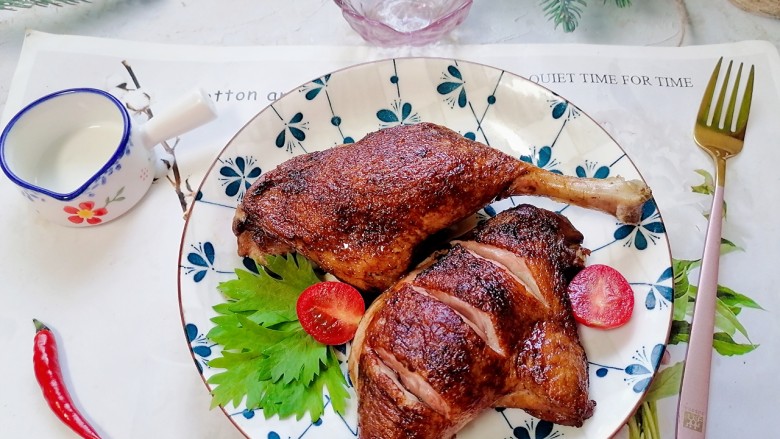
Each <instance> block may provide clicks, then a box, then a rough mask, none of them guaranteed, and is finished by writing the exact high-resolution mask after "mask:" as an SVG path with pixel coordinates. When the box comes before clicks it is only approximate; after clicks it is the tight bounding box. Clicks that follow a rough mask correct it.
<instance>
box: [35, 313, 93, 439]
mask: <svg viewBox="0 0 780 439" xmlns="http://www.w3.org/2000/svg"><path fill="white" fill-rule="evenodd" d="M33 323H34V324H35V345H34V346H33V366H34V368H35V378H37V379H38V384H39V385H40V386H41V390H43V397H44V398H45V399H46V402H48V403H49V407H51V409H52V411H53V412H54V414H55V415H57V417H58V418H60V420H62V422H64V423H65V425H67V426H68V427H70V428H71V429H72V430H73V431H75V432H76V433H78V434H79V436H81V437H83V438H85V439H100V436H99V435H98V434H97V433H96V432H95V429H93V428H92V427H91V426H90V425H89V423H87V421H86V419H84V417H83V416H82V415H81V414H80V413H79V411H78V409H77V408H76V405H75V404H73V400H72V399H71V397H70V394H69V393H68V389H67V387H66V386H65V381H64V380H63V379H62V370H61V369H60V362H59V359H58V355H57V340H56V339H55V338H54V334H53V333H52V332H51V330H49V328H47V327H46V325H44V324H43V323H41V322H39V321H38V320H36V319H33Z"/></svg>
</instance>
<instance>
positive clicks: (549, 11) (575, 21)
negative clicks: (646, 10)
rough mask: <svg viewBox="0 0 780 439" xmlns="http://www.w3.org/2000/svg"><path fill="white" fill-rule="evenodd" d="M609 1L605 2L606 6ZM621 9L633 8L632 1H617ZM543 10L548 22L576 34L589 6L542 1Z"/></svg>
mask: <svg viewBox="0 0 780 439" xmlns="http://www.w3.org/2000/svg"><path fill="white" fill-rule="evenodd" d="M606 3H607V0H604V4H606ZM615 4H616V5H617V7H619V8H625V7H627V6H631V0H615ZM541 6H542V10H543V11H544V14H545V16H546V17H547V19H548V20H550V21H552V22H553V23H555V28H556V29H557V28H558V26H561V27H562V28H563V31H564V32H574V30H575V29H577V26H578V25H579V22H580V18H581V17H582V10H583V8H585V7H587V6H588V4H587V2H585V0H541Z"/></svg>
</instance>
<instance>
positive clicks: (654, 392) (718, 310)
mask: <svg viewBox="0 0 780 439" xmlns="http://www.w3.org/2000/svg"><path fill="white" fill-rule="evenodd" d="M695 172H696V173H697V174H699V175H700V176H701V177H702V179H703V181H702V183H701V184H700V185H697V186H692V187H691V191H693V192H695V193H698V194H703V195H712V194H713V193H714V192H715V187H714V180H713V179H712V175H711V174H710V173H708V172H707V171H703V170H700V169H699V170H695ZM705 215H706V214H705ZM724 216H725V212H724ZM742 250H743V249H742V248H740V247H738V246H737V245H736V244H734V243H733V242H731V241H729V240H727V239H721V242H720V254H721V256H724V255H727V254H729V253H732V252H735V251H742ZM700 266H701V259H695V260H684V259H673V260H672V270H673V272H674V304H673V311H672V313H673V314H672V327H671V331H670V334H669V345H676V344H681V343H688V340H689V337H690V335H691V324H690V321H691V316H692V315H693V306H694V303H695V301H696V293H697V292H698V287H697V286H696V285H694V284H692V283H691V277H692V275H693V272H694V271H695V270H697V269H698V268H699V267H700ZM746 308H749V309H757V310H763V308H761V306H760V305H759V304H758V303H757V302H756V301H754V300H753V299H751V298H750V297H748V296H746V295H744V294H741V293H738V292H736V291H734V290H732V289H731V288H728V287H726V286H724V285H720V284H718V289H717V302H716V307H715V332H714V334H713V339H712V348H713V349H714V350H715V352H717V353H718V354H719V355H723V356H735V355H745V354H747V353H749V352H752V351H753V350H755V349H756V348H758V344H754V343H753V342H751V341H750V337H749V336H748V332H747V329H746V328H745V326H744V325H743V324H742V323H741V322H740V321H739V316H740V314H741V313H742V311H743V310H744V309H746ZM683 365H684V362H682V361H680V362H678V363H675V364H673V365H671V366H668V367H664V368H662V369H660V370H659V371H658V374H657V375H656V377H655V378H654V379H653V382H652V384H651V385H650V388H649V389H648V391H647V393H646V394H645V397H644V400H643V402H642V404H641V405H640V406H639V408H638V409H637V411H636V413H635V414H634V416H632V417H631V418H629V420H628V424H627V425H628V437H629V439H661V433H660V423H659V420H658V409H657V406H656V402H657V401H658V400H660V399H663V398H669V397H672V396H676V395H677V394H678V393H679V392H680V382H681V381H682V372H683V367H684V366H683Z"/></svg>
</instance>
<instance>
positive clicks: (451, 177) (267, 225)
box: [233, 123, 651, 292]
mask: <svg viewBox="0 0 780 439" xmlns="http://www.w3.org/2000/svg"><path fill="white" fill-rule="evenodd" d="M511 195H541V196H548V197H552V198H555V199H557V200H561V201H565V202H570V203H575V204H579V205H581V206H585V207H592V208H595V209H599V210H602V211H605V212H607V213H610V214H612V215H616V216H617V217H618V219H621V220H622V221H625V222H635V221H637V220H639V215H640V212H641V206H642V204H643V203H644V202H645V201H646V200H647V199H649V198H650V195H651V194H650V190H649V189H648V188H647V186H645V185H644V184H643V183H642V182H639V181H625V180H623V179H622V178H619V177H615V178H609V179H605V180H595V179H578V178H575V177H564V176H560V175H556V174H554V173H551V172H548V171H544V170H542V169H540V168H537V167H535V166H533V165H530V164H528V163H525V162H523V161H520V160H517V159H515V158H512V157H510V156H508V155H506V154H504V153H502V152H500V151H498V150H496V149H494V148H491V147H488V146H486V145H483V144H480V143H478V142H474V141H471V140H468V139H466V138H464V137H463V136H461V135H460V134H458V133H456V132H454V131H452V130H449V129H447V128H444V127H441V126H438V125H434V124H430V123H421V124H418V125H403V126H398V127H393V128H387V129H384V130H380V131H377V132H374V133H371V134H369V135H367V136H366V137H365V138H363V139H362V140H360V141H358V142H357V143H354V144H348V145H342V146H338V147H335V148H331V149H328V150H325V151H320V152H313V153H310V154H305V155H300V156H297V157H294V158H292V159H290V160H288V161H286V162H284V163H282V164H281V165H279V166H278V167H277V168H276V169H273V170H271V171H269V172H267V173H265V174H263V175H262V176H261V177H260V178H259V179H258V180H257V181H256V182H255V183H254V184H253V185H252V187H251V188H250V189H249V190H248V191H247V193H246V195H245V197H244V199H243V202H242V203H241V204H240V205H239V206H238V209H237V211H236V215H235V218H234V221H233V231H234V233H235V234H236V235H237V237H238V253H239V255H241V256H251V257H253V258H254V259H255V260H257V261H259V262H261V263H262V261H263V258H264V256H265V255H266V254H280V253H287V252H292V251H296V252H298V253H301V254H303V255H304V256H306V257H307V258H309V259H310V260H312V261H314V262H316V263H317V264H319V265H320V266H321V267H322V268H323V269H324V270H326V271H328V272H330V273H332V274H333V275H335V276H336V277H338V278H339V279H341V280H343V281H344V282H347V283H349V284H352V285H354V286H355V287H357V288H359V289H362V290H364V291H372V292H381V291H383V290H385V289H386V288H388V287H390V286H391V285H392V284H393V283H394V282H396V281H397V280H398V279H399V277H401V276H402V275H404V274H405V273H407V272H408V270H409V269H410V268H411V266H412V265H413V264H415V263H417V262H418V261H419V260H420V259H419V258H417V256H419V255H425V254H426V253H428V251H429V249H427V248H425V246H424V245H422V244H424V243H425V242H426V240H427V239H428V238H429V237H431V236H432V235H434V234H436V233H437V232H439V231H441V230H444V229H446V228H447V227H450V226H452V225H453V224H456V223H458V222H459V221H461V220H463V219H464V218H467V217H469V216H471V215H472V214H474V213H475V212H476V211H478V210H479V209H481V208H482V207H484V206H485V205H486V204H488V203H489V202H490V201H491V200H493V199H494V198H496V197H498V198H502V197H508V196H511Z"/></svg>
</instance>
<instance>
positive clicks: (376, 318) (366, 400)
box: [349, 205, 594, 439]
mask: <svg viewBox="0 0 780 439" xmlns="http://www.w3.org/2000/svg"><path fill="white" fill-rule="evenodd" d="M582 239H583V237H582V235H581V234H580V233H579V232H578V231H577V230H576V229H575V228H574V227H573V226H572V225H571V223H570V222H569V221H568V220H567V219H566V218H564V217H562V216H560V215H558V214H555V213H553V212H550V211H546V210H543V209H539V208H536V207H534V206H530V205H523V206H518V207H517V208H513V209H510V210H507V211H505V212H502V213H500V214H499V215H498V216H496V217H495V218H492V219H490V220H488V221H487V222H485V223H484V224H483V225H481V226H479V227H478V228H477V229H476V230H475V231H474V232H473V233H472V234H471V236H469V237H467V238H466V240H465V241H460V242H456V243H455V245H454V246H453V248H452V249H451V250H449V251H448V252H446V253H443V254H439V255H437V256H435V257H434V258H432V260H430V261H427V262H426V263H424V264H423V266H422V267H420V268H419V269H417V270H415V271H414V272H412V273H411V274H410V275H408V276H407V277H405V278H404V279H403V280H401V281H399V282H398V283H397V284H396V285H394V286H393V287H392V288H390V289H389V290H388V291H387V292H385V293H383V294H382V295H380V296H379V298H378V299H377V300H376V301H375V302H374V303H373V304H372V305H371V307H369V309H368V311H367V312H366V314H365V316H364V317H363V320H362V321H361V323H360V326H359V328H358V332H357V334H356V336H355V339H354V341H353V344H352V352H351V354H350V359H349V368H350V377H351V378H352V382H353V383H354V385H355V389H356V391H357V394H358V419H359V431H360V437H361V439H442V438H444V439H448V438H450V437H452V436H453V435H454V434H455V433H457V432H458V431H459V430H460V429H461V428H462V427H463V426H464V425H465V424H466V423H468V422H469V421H471V420H472V419H474V418H475V417H476V416H477V415H479V414H480V413H481V412H482V411H483V410H485V409H487V408H490V407H498V406H501V407H514V408H522V409H524V410H526V411H527V412H529V413H530V414H532V415H534V416H536V417H539V418H541V419H544V420H548V421H551V422H555V423H558V424H564V425H574V426H580V425H582V423H583V421H584V420H585V419H587V418H589V417H590V416H591V414H592V412H593V407H594V403H593V402H592V401H590V399H589V398H588V369H587V360H586V357H585V352H584V350H583V348H582V346H581V345H580V342H579V337H578V335H577V328H576V325H575V323H574V319H573V317H572V314H571V308H570V305H569V302H568V298H567V296H566V287H567V284H568V281H569V279H570V276H573V275H574V274H575V273H576V272H577V271H578V270H579V269H581V268H582V267H583V263H584V257H585V254H587V253H588V251H587V250H585V249H582V248H580V244H581V242H582Z"/></svg>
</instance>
